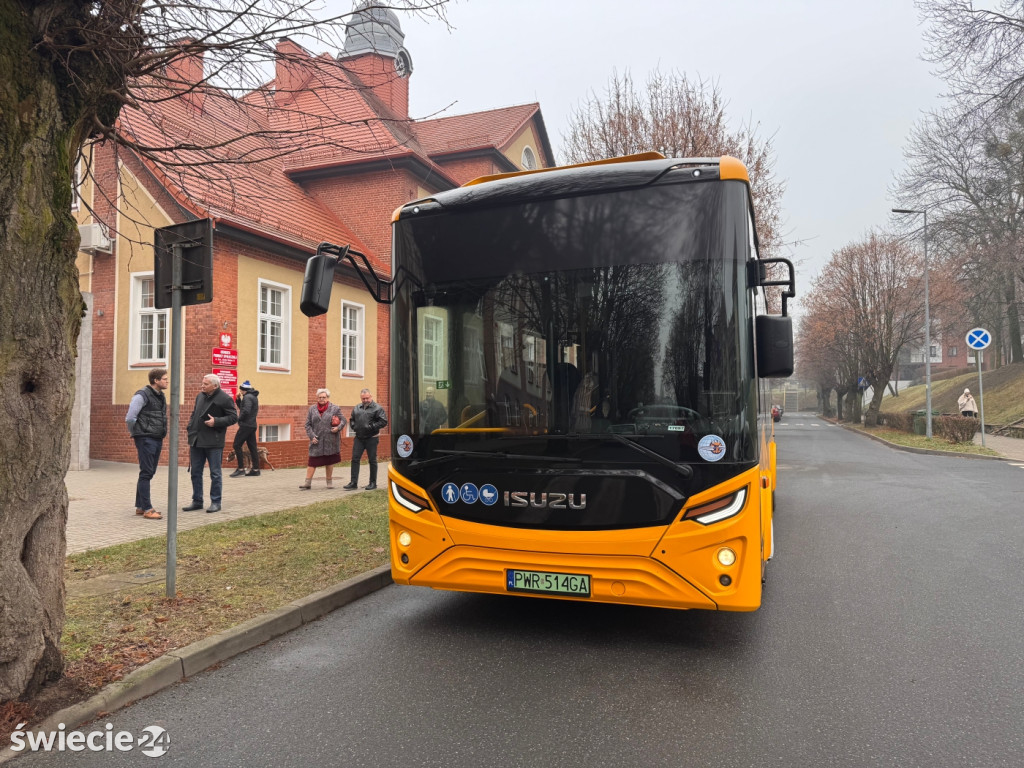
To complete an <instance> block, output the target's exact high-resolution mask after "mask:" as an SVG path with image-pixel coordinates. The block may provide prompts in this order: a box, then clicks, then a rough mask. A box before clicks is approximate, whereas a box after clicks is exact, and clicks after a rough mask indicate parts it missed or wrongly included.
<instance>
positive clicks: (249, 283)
mask: <svg viewBox="0 0 1024 768" xmlns="http://www.w3.org/2000/svg"><path fill="white" fill-rule="evenodd" d="M369 5H370V3H369V2H363V3H361V4H360V7H359V8H357V10H356V12H355V13H354V14H353V17H352V20H351V23H350V25H349V28H348V34H347V37H346V41H345V48H344V50H343V51H342V52H341V53H340V55H339V56H338V57H337V58H332V57H330V56H329V55H328V54H323V55H320V56H314V55H313V54H311V53H309V52H307V51H305V50H304V49H303V48H301V47H300V46H299V45H297V44H296V43H294V42H293V41H291V40H289V39H287V38H285V39H282V40H281V41H279V43H278V46H277V65H276V72H275V77H274V79H273V80H272V81H271V82H270V83H269V84H268V87H265V88H261V89H258V90H257V91H254V92H252V93H250V94H247V95H244V96H242V97H238V98H236V97H233V96H230V95H228V94H226V93H225V92H224V91H221V90H218V89H216V88H214V87H212V86H210V85H208V84H206V83H205V82H204V80H203V78H204V74H205V73H204V66H203V59H202V57H200V56H195V55H192V56H183V57H179V59H177V60H175V63H174V64H173V65H172V66H170V67H168V69H167V71H166V72H165V73H164V75H163V78H164V82H165V83H166V82H167V81H171V82H176V83H177V85H178V87H177V88H175V89H174V90H175V92H176V93H178V94H179V95H177V96H175V97H174V98H171V99H168V100H166V101H164V102H161V103H159V105H150V107H149V108H148V109H147V110H145V111H143V110H127V109H126V110H125V111H124V113H123V114H122V118H121V122H122V128H123V130H124V131H125V132H126V133H127V134H129V135H132V136H134V137H136V138H137V139H138V140H139V142H140V143H145V144H148V145H150V146H157V145H160V144H167V143H171V142H169V141H168V140H169V139H170V140H172V141H173V143H176V144H179V145H180V144H182V143H184V142H186V141H190V142H191V143H192V144H194V145H197V146H198V145H204V146H210V145H213V144H218V145H223V147H222V148H221V149H218V150H216V152H215V153H214V154H211V150H209V149H207V150H204V151H198V150H189V151H182V150H178V151H176V152H174V153H173V159H174V160H177V161H181V162H185V163H194V165H191V166H187V165H186V166H180V167H179V169H178V170H171V168H173V166H168V165H166V164H162V163H157V162H152V159H151V158H149V157H146V156H144V155H142V154H141V153H140V154H133V153H131V152H128V151H126V150H125V149H124V148H123V147H122V148H119V149H115V148H114V147H113V146H111V145H109V144H97V145H94V146H93V147H92V148H91V152H90V158H89V161H88V172H87V173H82V177H83V179H84V180H83V181H82V183H81V185H80V186H79V189H78V193H79V198H80V200H81V204H80V205H79V207H78V210H77V213H76V215H77V216H78V219H79V224H80V230H81V232H82V235H83V245H82V250H81V251H80V252H79V257H78V266H79V272H80V275H81V278H80V284H81V289H82V291H83V294H84V295H85V297H86V300H87V303H88V306H89V312H88V317H87V318H85V321H84V323H83V336H82V339H83V341H82V343H81V344H80V347H82V350H81V351H82V354H81V355H80V363H79V372H78V374H79V375H78V379H79V383H78V398H77V405H76V415H75V424H76V428H75V432H76V434H75V445H76V446H79V450H80V452H81V454H82V456H81V460H79V461H77V462H76V461H75V460H73V467H75V466H76V465H77V466H78V467H79V468H84V467H85V466H88V457H92V458H94V459H107V460H115V461H135V458H136V457H135V450H134V446H133V444H132V441H131V440H130V439H129V438H128V437H127V433H126V430H125V425H124V415H125V412H126V411H127V407H128V403H129V401H130V400H131V397H132V395H133V394H134V393H135V392H136V391H137V390H138V389H139V388H141V387H143V386H145V384H146V374H147V372H148V371H149V369H150V368H153V367H157V366H161V367H166V366H167V363H168V356H169V339H168V336H169V330H170V318H169V311H166V310H158V309H155V307H154V300H153V294H154V280H153V248H152V243H153V229H154V228H158V227H162V226H167V225H169V224H175V223H180V222H184V221H189V220H194V219H198V218H207V217H208V218H212V219H213V221H214V225H215V230H214V257H213V301H212V302H211V303H206V304H198V305H195V306H191V307H186V308H185V310H184V333H183V336H184V345H183V348H182V349H183V365H182V375H181V383H182V399H181V404H182V407H181V417H182V427H183V426H184V424H185V423H186V422H187V420H188V416H189V414H190V413H191V408H192V403H193V402H194V399H195V396H196V394H197V393H198V391H199V386H200V384H201V381H202V377H203V375H204V374H206V373H209V372H210V371H211V370H213V369H215V368H218V366H216V365H214V364H213V356H212V355H213V349H215V348H224V347H226V346H230V347H231V348H232V349H233V350H234V351H235V352H236V353H237V367H236V368H224V369H223V370H227V371H228V374H227V375H226V376H225V381H224V388H225V389H227V390H229V391H231V392H232V394H233V393H234V390H235V382H233V381H231V374H232V373H233V374H234V375H235V376H237V381H238V382H241V381H244V380H246V379H248V380H250V381H251V382H252V383H253V385H254V386H255V388H256V389H257V390H259V392H260V434H259V440H260V443H261V444H267V447H268V448H269V449H270V452H271V460H272V461H273V462H274V464H275V466H294V465H298V464H304V463H305V457H306V452H307V440H306V437H305V431H304V428H303V424H304V422H305V415H306V410H307V408H308V406H309V404H310V403H311V402H313V401H314V395H315V391H316V390H317V388H319V387H324V386H326V387H327V388H329V389H330V390H331V393H332V396H331V400H332V401H333V402H336V403H338V404H340V405H342V406H344V407H345V408H346V411H347V410H348V409H349V408H351V407H352V406H353V405H355V404H356V403H358V402H359V392H360V390H361V389H362V388H364V387H367V388H369V389H370V391H372V392H373V393H374V394H375V396H376V399H377V401H378V402H380V403H382V404H383V405H384V406H385V408H387V409H388V412H389V413H390V407H389V405H390V402H389V401H390V392H389V366H390V360H389V333H390V326H389V320H390V313H389V308H388V306H387V305H378V304H376V303H375V302H374V301H373V299H372V298H371V297H370V295H369V294H368V293H367V291H366V290H365V288H364V286H363V283H362V282H361V281H360V279H359V277H358V275H357V274H356V273H355V271H354V270H352V269H351V268H349V267H343V268H341V267H339V269H338V273H337V275H336V277H335V281H336V285H335V289H334V292H333V296H332V306H331V309H330V312H329V313H328V314H327V315H324V316H321V317H317V318H312V319H309V318H306V317H305V316H304V315H302V313H301V312H300V311H299V296H300V293H301V287H302V279H303V273H304V269H305V263H306V260H307V259H308V258H309V256H310V255H312V254H313V253H314V252H315V250H316V246H317V245H318V244H319V243H320V242H323V241H329V242H332V243H336V244H339V245H346V244H350V245H352V246H353V248H355V249H356V250H358V251H361V252H362V253H364V254H365V255H366V257H367V259H368V261H369V263H370V264H371V265H372V267H373V268H374V270H376V271H377V272H378V273H379V274H380V275H382V276H384V277H388V276H390V274H391V257H390V252H391V215H392V212H393V211H394V210H395V209H396V208H397V207H398V206H400V205H402V204H404V203H406V202H408V201H410V200H413V199H417V198H420V197H425V196H428V195H430V194H432V193H434V192H437V191H441V190H445V189H450V188H452V187H455V186H458V185H460V184H464V183H465V182H467V181H469V180H471V179H473V178H476V177H478V176H483V175H488V174H493V173H505V172H510V171H518V170H523V169H532V168H537V167H548V166H550V165H553V157H552V152H551V147H550V143H549V141H548V138H547V133H546V130H545V127H544V121H543V119H542V117H541V112H540V107H539V105H538V104H525V105H521V106H514V107H505V108H501V109H494V110H490V111H486V112H477V113H472V114H465V115H456V116H452V117H443V118H439V119H432V120H423V121H413V120H410V119H409V113H408V104H409V85H410V81H411V75H412V59H411V57H410V55H409V52H408V51H407V50H406V48H405V47H404V45H403V42H404V34H403V33H402V31H401V26H400V24H399V21H398V18H397V16H396V15H395V14H394V13H393V12H391V11H389V10H386V9H383V8H372V7H367V6H369ZM339 63H340V64H341V65H342V66H340V67H339V66H338V64H339ZM193 84H194V88H189V87H188V86H191V85H193ZM182 85H184V86H186V87H181V86H182ZM168 157H171V154H170V153H168ZM211 157H212V158H213V159H216V160H218V161H221V162H220V163H219V164H218V165H217V166H216V171H215V172H213V173H211V172H210V170H209V167H208V166H204V165H203V163H204V162H205V161H208V160H209V159H211ZM239 158H244V162H243V161H240V160H239ZM225 159H227V160H228V161H229V162H230V161H231V160H235V162H236V164H233V165H232V164H227V165H225V164H224V162H223V161H224V160H225ZM108 236H109V237H108ZM228 337H230V339H229V338H228ZM232 435H233V430H231V431H229V433H228V440H229V442H230V440H231V437H232ZM181 437H182V440H181V447H182V450H181V453H180V456H179V461H180V463H185V462H186V461H187V445H186V441H185V435H184V429H183V428H182V430H181ZM388 437H389V436H387V435H386V436H385V439H384V440H382V441H381V454H382V455H384V456H386V455H388V454H389V452H390V441H389V439H388ZM271 443H273V445H271ZM349 445H350V444H349V443H348V442H347V441H345V442H343V445H342V456H343V457H344V456H345V452H346V451H347V450H349ZM163 460H164V461H166V460H167V456H166V451H165V452H164V458H163Z"/></svg>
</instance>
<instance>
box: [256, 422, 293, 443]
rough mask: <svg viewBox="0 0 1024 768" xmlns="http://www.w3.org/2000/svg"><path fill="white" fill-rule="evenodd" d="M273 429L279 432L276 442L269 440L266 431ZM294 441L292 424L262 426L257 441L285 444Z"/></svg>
mask: <svg viewBox="0 0 1024 768" xmlns="http://www.w3.org/2000/svg"><path fill="white" fill-rule="evenodd" d="M271 427H273V428H274V429H276V430H277V438H276V439H274V440H268V439H267V433H266V430H267V429H269V428H271ZM291 439H292V425H291V424H260V425H259V430H258V433H257V435H256V440H257V442H259V443H283V442H285V441H286V440H291Z"/></svg>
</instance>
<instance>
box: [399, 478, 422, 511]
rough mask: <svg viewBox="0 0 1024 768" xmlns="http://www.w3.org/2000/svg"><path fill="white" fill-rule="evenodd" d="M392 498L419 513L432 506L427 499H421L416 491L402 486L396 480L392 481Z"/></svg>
mask: <svg viewBox="0 0 1024 768" xmlns="http://www.w3.org/2000/svg"><path fill="white" fill-rule="evenodd" d="M391 498H393V499H394V500H395V501H396V502H397V503H398V504H400V505H401V506H403V507H405V508H406V509H408V510H409V511H410V512H416V513H419V512H422V511H423V510H424V509H429V508H430V504H429V503H428V502H427V500H426V499H421V498H420V497H419V496H417V495H416V494H415V493H412V492H411V491H407V490H406V489H405V488H402V487H400V486H399V485H398V483H396V482H395V481H394V480H392V481H391Z"/></svg>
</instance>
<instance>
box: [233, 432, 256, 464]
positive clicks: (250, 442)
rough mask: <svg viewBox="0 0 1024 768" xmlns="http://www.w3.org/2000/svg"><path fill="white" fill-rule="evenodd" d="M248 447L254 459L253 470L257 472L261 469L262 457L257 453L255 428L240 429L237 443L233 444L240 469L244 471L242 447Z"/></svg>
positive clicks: (236, 433) (237, 433)
mask: <svg viewBox="0 0 1024 768" xmlns="http://www.w3.org/2000/svg"><path fill="white" fill-rule="evenodd" d="M243 445H247V446H248V447H249V455H250V456H251V457H252V469H253V471H254V472H255V471H256V470H258V469H259V468H260V457H259V454H258V453H256V448H257V445H256V428H255V427H239V428H238V431H237V432H235V441H234V442H233V443H232V444H231V447H232V448H234V449H235V458H236V459H237V460H238V468H239V469H243V468H244V466H245V465H244V463H243V462H242V446H243Z"/></svg>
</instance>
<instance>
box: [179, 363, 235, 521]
mask: <svg viewBox="0 0 1024 768" xmlns="http://www.w3.org/2000/svg"><path fill="white" fill-rule="evenodd" d="M237 421H238V411H236V410H235V401H234V400H232V399H231V395H229V394H228V393H227V392H225V391H224V390H223V389H221V388H220V377H218V376H216V375H214V374H212V373H208V374H206V375H205V376H203V387H202V389H201V390H200V392H199V394H198V395H196V404H195V407H194V408H193V409H192V417H191V418H190V419H189V420H188V445H189V452H188V457H189V459H188V460H189V468H190V471H191V475H192V503H191V504H189V505H188V506H187V507H182V508H181V511H182V512H193V511H195V510H197V509H202V508H203V465H205V464H206V463H207V462H209V464H210V506H209V507H208V508H207V510H206V511H207V512H220V495H221V489H222V488H223V480H222V479H221V469H220V468H221V462H222V461H223V459H224V433H225V432H227V429H228V427H230V426H231V425H232V424H234V423H236V422H237Z"/></svg>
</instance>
